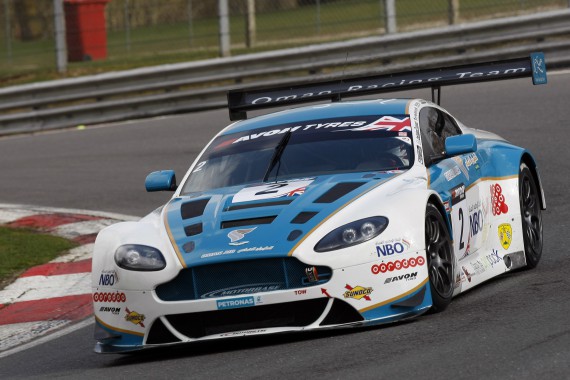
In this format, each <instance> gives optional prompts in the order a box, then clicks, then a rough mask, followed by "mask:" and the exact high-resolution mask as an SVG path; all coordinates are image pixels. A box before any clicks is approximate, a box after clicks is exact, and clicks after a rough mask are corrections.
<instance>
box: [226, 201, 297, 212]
mask: <svg viewBox="0 0 570 380" xmlns="http://www.w3.org/2000/svg"><path fill="white" fill-rule="evenodd" d="M291 202H293V199H287V200H281V201H272V202H258V203H247V204H239V205H232V206H230V207H228V208H227V209H226V211H234V210H244V209H247V208H254V207H271V206H282V205H288V204H289V203H291Z"/></svg>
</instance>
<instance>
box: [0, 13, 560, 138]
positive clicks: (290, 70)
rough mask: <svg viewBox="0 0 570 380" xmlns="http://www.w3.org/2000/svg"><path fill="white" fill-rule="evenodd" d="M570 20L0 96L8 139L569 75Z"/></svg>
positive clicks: (310, 50)
mask: <svg viewBox="0 0 570 380" xmlns="http://www.w3.org/2000/svg"><path fill="white" fill-rule="evenodd" d="M569 37H570V10H557V11H553V12H545V13H540V14H536V15H531V16H521V17H511V18H504V19H497V20H490V21H483V22H477V23H471V24H462V25H453V26H449V27H445V28H438V29H430V30H422V31H416V32H410V33H401V34H395V35H386V36H378V37H368V38H361V39H357V40H351V41H345V42H336V43H328V44H322V45H311V46H306V47H301V48H292V49H284V50H278V51H271V52H263V53H256V54H250V55H243V56H237V57H231V58H221V59H212V60H205V61H199V62H190V63H181V64H172V65H162V66H156V67H149V68H141V69H135V70H129V71H124V72H114V73H106V74H99V75H93V76H86V77H81V78H74V79H64V80H57V81H51V82H41V83H34V84H29V85H22V86H14V87H8V88H4V89H0V134H4V135H5V134H13V133H23V132H34V131H41V130H48V129H54V128H63V127H71V126H76V125H80V124H96V123H104V122H111V121H119V120H128V119H135V118H143V117H151V116H158V115H166V114H174V113H183V112H192V111H198V110H206V109H212V108H219V107H225V106H226V98H225V94H226V91H227V90H228V89H230V88H235V87H237V86H249V85H254V84H255V85H264V84H267V85H271V84H286V83H289V82H298V81H303V80H313V79H315V78H316V77H317V75H319V76H322V75H327V76H339V75H345V76H351V75H355V74H361V73H362V72H363V71H366V72H371V73H383V72H394V71H400V70H407V69H420V68H422V69H423V68H429V67H436V66H444V65H452V64H461V63H473V62H477V61H482V60H495V59H506V58H512V57H517V56H521V55H525V54H528V53H530V52H532V51H543V52H545V53H546V57H547V65H548V67H549V68H552V67H564V66H569V65H570V38H569Z"/></svg>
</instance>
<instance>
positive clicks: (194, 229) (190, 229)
mask: <svg viewBox="0 0 570 380" xmlns="http://www.w3.org/2000/svg"><path fill="white" fill-rule="evenodd" d="M184 232H185V233H186V236H194V235H198V234H201V233H202V223H196V224H192V225H191V226H186V227H184Z"/></svg>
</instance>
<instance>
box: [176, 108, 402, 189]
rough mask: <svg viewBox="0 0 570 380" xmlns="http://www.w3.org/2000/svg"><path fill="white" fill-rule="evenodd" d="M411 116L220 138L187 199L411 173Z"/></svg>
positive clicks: (265, 130)
mask: <svg viewBox="0 0 570 380" xmlns="http://www.w3.org/2000/svg"><path fill="white" fill-rule="evenodd" d="M411 143H412V141H411V127H410V119H409V117H408V116H407V115H396V116H363V117H358V116H356V117H354V116H353V117H350V118H335V119H328V120H313V121H307V122H303V123H295V124H286V125H277V126H271V127H266V128H262V129H256V130H248V131H243V132H238V133H234V134H229V135H223V136H218V137H217V138H216V139H215V140H214V141H213V142H212V144H210V146H209V147H208V149H207V151H206V152H204V154H203V155H202V157H201V160H200V162H199V163H198V164H197V165H196V166H195V168H194V169H193V171H192V173H191V174H190V176H189V178H188V181H186V184H185V185H184V188H183V189H182V194H187V193H192V192H197V191H206V190H211V189H216V188H220V187H226V186H235V185H243V184H247V183H259V182H264V179H265V181H268V182H274V181H280V180H287V179H293V178H303V177H314V176H318V175H325V174H337V173H351V172H362V171H390V170H404V169H408V168H409V167H410V165H411V163H413V156H412V155H413V149H411Z"/></svg>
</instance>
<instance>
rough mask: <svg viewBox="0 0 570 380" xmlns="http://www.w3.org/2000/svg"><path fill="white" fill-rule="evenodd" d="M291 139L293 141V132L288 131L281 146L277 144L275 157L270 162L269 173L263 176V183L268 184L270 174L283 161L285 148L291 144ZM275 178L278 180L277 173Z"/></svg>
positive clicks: (280, 143)
mask: <svg viewBox="0 0 570 380" xmlns="http://www.w3.org/2000/svg"><path fill="white" fill-rule="evenodd" d="M289 139H291V130H288V131H287V133H285V135H284V136H283V137H282V138H281V141H279V144H277V146H276V147H275V151H274V152H273V156H272V157H271V161H270V162H269V167H268V168H267V171H266V172H265V175H264V176H263V182H267V178H268V177H269V174H270V173H271V171H272V170H273V168H274V167H275V165H277V163H278V162H280V161H281V156H282V155H283V151H284V150H285V147H286V146H287V144H288V143H289ZM278 171H279V170H278ZM275 178H277V173H275Z"/></svg>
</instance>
